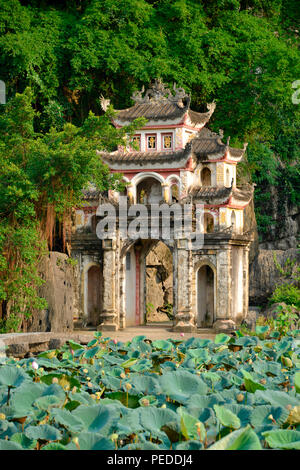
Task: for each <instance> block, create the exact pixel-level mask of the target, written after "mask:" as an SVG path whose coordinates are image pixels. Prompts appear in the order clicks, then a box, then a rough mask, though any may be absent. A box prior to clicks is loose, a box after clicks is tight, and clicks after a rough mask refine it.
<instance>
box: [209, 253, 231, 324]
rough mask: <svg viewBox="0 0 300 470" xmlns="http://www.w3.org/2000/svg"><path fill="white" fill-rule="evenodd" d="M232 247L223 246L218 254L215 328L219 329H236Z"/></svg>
mask: <svg viewBox="0 0 300 470" xmlns="http://www.w3.org/2000/svg"><path fill="white" fill-rule="evenodd" d="M230 253H231V251H230V249H229V247H228V248H225V247H224V248H223V249H221V250H220V251H219V252H218V254H217V299H216V302H217V303H216V321H215V323H214V324H213V328H214V329H215V330H216V331H217V332H218V331H224V332H227V331H231V330H234V329H235V322H234V321H233V319H232V312H231V303H232V302H231V298H232V280H231V259H230Z"/></svg>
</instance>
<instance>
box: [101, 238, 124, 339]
mask: <svg viewBox="0 0 300 470" xmlns="http://www.w3.org/2000/svg"><path fill="white" fill-rule="evenodd" d="M116 287H117V282H116V241H115V240H111V239H107V240H103V309H102V314H101V318H100V324H99V326H98V328H97V329H98V330H101V331H116V330H118V328H119V325H118V315H117V309H116Z"/></svg>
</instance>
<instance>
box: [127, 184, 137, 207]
mask: <svg viewBox="0 0 300 470" xmlns="http://www.w3.org/2000/svg"><path fill="white" fill-rule="evenodd" d="M127 196H128V199H129V202H130V204H134V199H135V188H134V186H133V184H129V185H128V186H127Z"/></svg>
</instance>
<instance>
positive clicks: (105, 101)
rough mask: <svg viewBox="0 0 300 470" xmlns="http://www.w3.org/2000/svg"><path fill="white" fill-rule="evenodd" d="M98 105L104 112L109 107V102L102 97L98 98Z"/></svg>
mask: <svg viewBox="0 0 300 470" xmlns="http://www.w3.org/2000/svg"><path fill="white" fill-rule="evenodd" d="M100 104H101V108H102V109H103V111H104V112H106V111H107V109H108V107H109V105H110V100H108V99H105V98H104V96H103V95H101V96H100Z"/></svg>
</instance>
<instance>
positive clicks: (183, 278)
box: [173, 239, 196, 333]
mask: <svg viewBox="0 0 300 470" xmlns="http://www.w3.org/2000/svg"><path fill="white" fill-rule="evenodd" d="M191 269H192V254H191V251H190V250H189V249H188V241H187V240H184V239H181V240H178V243H177V263H176V270H174V275H175V276H177V290H176V292H174V294H175V295H177V302H176V305H177V311H176V312H175V318H174V326H173V331H180V332H187V333H190V332H193V331H196V323H195V317H194V315H193V313H192V305H191V287H192V286H191V280H192V276H191Z"/></svg>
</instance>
